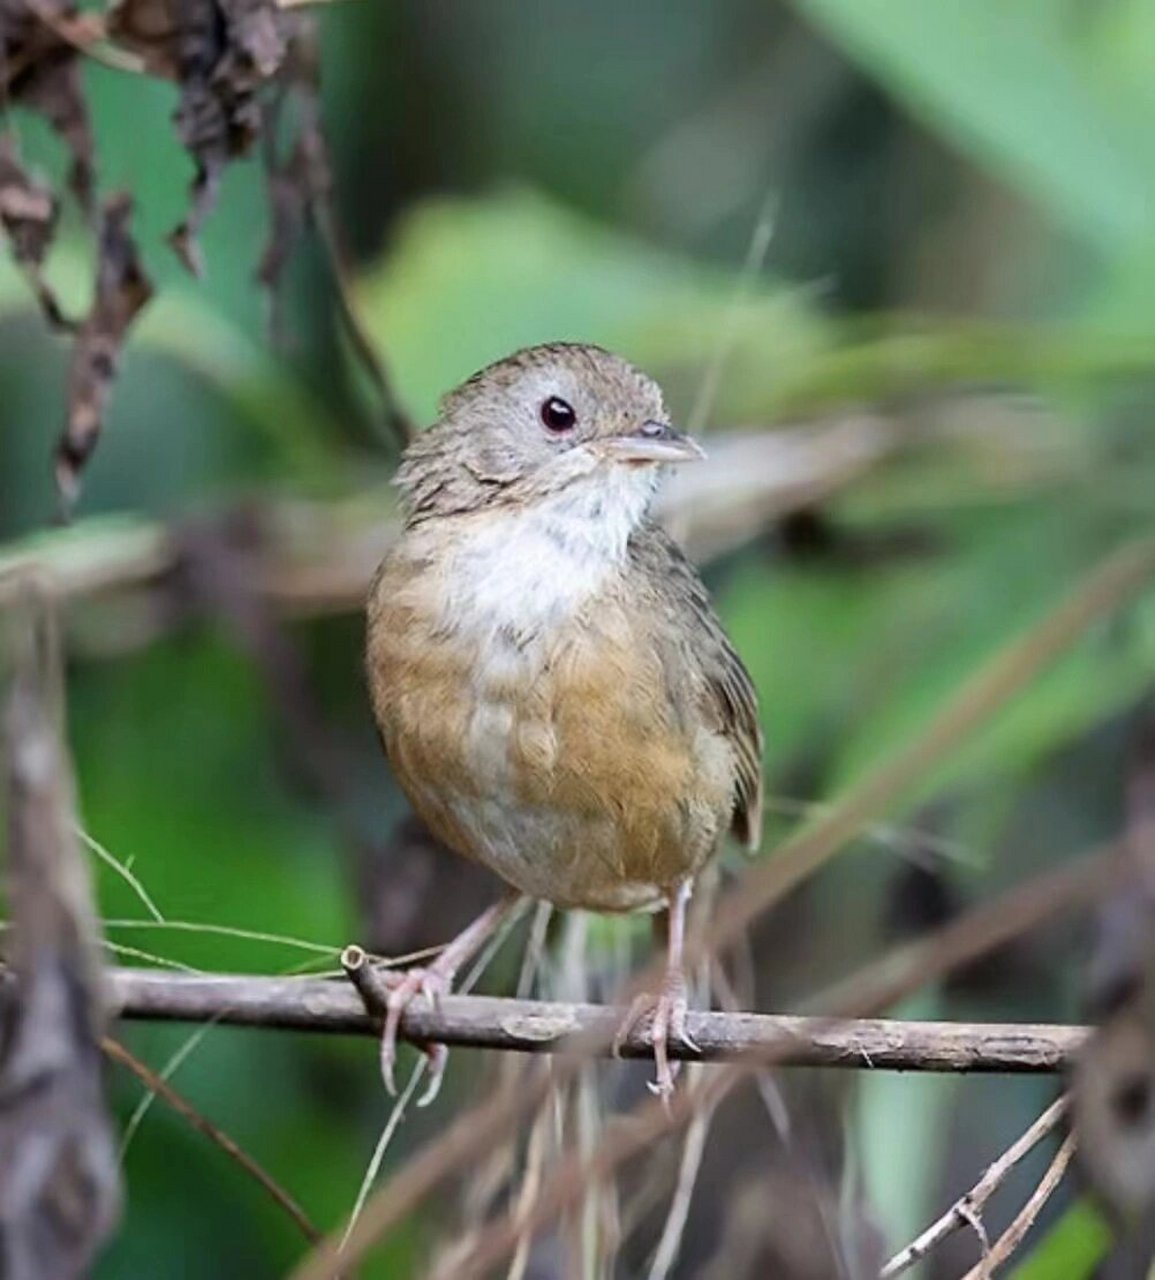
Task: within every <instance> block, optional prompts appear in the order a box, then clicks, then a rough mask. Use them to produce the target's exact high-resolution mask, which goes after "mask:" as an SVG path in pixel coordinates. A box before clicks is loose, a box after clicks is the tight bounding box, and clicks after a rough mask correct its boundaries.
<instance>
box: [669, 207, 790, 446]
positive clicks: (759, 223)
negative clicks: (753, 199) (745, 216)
mask: <svg viewBox="0 0 1155 1280" xmlns="http://www.w3.org/2000/svg"><path fill="white" fill-rule="evenodd" d="M779 204H780V200H779V197H778V193H777V191H776V190H774V189H773V188H771V189H770V190H769V191H768V192H767V193H766V197H765V199H764V200H763V201H762V206H761V208H760V209H759V210H758V216H757V218H756V219H755V222H754V226H753V229H752V230H751V232H750V243H749V244H748V245H747V247H746V256H745V258H744V260H743V262H742V265H741V267H740V268H739V270H738V273H737V276H736V278H735V281H734V296H733V298H732V299H731V301H730V304H729V307H728V309H727V312H726V315H725V316H724V317H723V320H722V323H721V325H720V326H719V327H718V336H717V341H716V343H715V346H714V350H713V352H712V353H711V356H710V361H709V364H708V365H707V366H706V368H705V370H704V372H703V374H702V381H701V383H700V384H699V387H698V394H697V395H696V396H695V397H694V404H693V407H692V408H691V410H690V416H689V418H688V419H687V420H686V430H687V431H688V432H689V433H690V434H691V435H698V434H699V433H700V432H701V431H702V430H703V428H704V427H705V426H706V425H707V424H708V423H709V420H710V414H711V412H712V411H713V408H714V402H715V401H716V400H717V398H718V388H719V387H720V386H721V385H722V374H723V373H724V372H725V369H726V362H727V361H728V360H729V358H730V356H731V355H732V354H733V351H734V346H735V343H736V342H737V338H738V326H739V323H740V320H741V317H742V310H743V307H744V305H745V303H746V302H747V301H748V299H749V294H750V289H751V286H752V285H753V284H754V283H755V281H756V280H757V278H758V276H759V275H760V274H761V272H762V268H763V267H764V266H765V265H766V255H767V254H768V253H769V252H770V245H771V243H772V241H773V239H774V225H775V220H776V218H777V215H778V206H779Z"/></svg>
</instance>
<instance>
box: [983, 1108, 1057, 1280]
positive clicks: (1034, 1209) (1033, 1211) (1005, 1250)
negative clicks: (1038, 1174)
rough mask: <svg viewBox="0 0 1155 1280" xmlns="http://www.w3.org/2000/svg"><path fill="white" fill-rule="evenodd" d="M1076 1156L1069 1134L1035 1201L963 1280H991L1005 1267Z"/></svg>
mask: <svg viewBox="0 0 1155 1280" xmlns="http://www.w3.org/2000/svg"><path fill="white" fill-rule="evenodd" d="M1074 1154H1075V1135H1074V1134H1073V1133H1071V1134H1068V1135H1067V1137H1066V1138H1065V1139H1064V1140H1063V1145H1062V1146H1061V1147H1060V1148H1059V1149H1058V1151H1057V1152H1056V1153H1055V1158H1054V1159H1053V1160H1052V1161H1051V1163H1050V1165H1049V1166H1048V1168H1047V1172H1046V1173H1044V1174H1043V1178H1042V1181H1041V1182H1040V1183H1039V1185H1038V1186H1037V1187H1036V1188H1035V1190H1034V1191H1033V1192H1032V1194H1031V1198H1030V1199H1029V1200H1028V1201H1027V1203H1026V1204H1025V1205H1023V1207H1022V1209H1020V1210H1019V1213H1018V1216H1017V1217H1016V1218H1015V1220H1014V1222H1012V1223H1011V1225H1010V1226H1009V1227H1008V1228H1007V1229H1006V1231H1004V1232H1003V1234H1002V1235H1001V1236H999V1238H998V1239H997V1240H996V1241H995V1243H994V1244H993V1245H992V1246H991V1248H990V1252H989V1253H987V1255H986V1256H985V1257H984V1258H983V1259H982V1261H981V1262H979V1263H978V1265H977V1266H974V1267H972V1268H971V1269H970V1270H969V1271H968V1272H967V1273H966V1275H965V1276H964V1277H963V1280H991V1278H992V1277H993V1276H994V1274H995V1269H996V1268H997V1267H1000V1266H1002V1264H1003V1263H1004V1262H1006V1261H1007V1259H1008V1258H1009V1257H1010V1256H1011V1254H1012V1253H1014V1251H1015V1250H1016V1249H1017V1248H1018V1247H1019V1245H1020V1244H1022V1242H1023V1240H1024V1238H1025V1237H1026V1234H1027V1232H1028V1231H1030V1229H1031V1228H1032V1227H1033V1226H1034V1225H1035V1219H1036V1218H1037V1217H1038V1216H1039V1214H1040V1213H1041V1212H1042V1209H1043V1205H1045V1204H1046V1203H1047V1201H1048V1200H1049V1199H1050V1198H1051V1196H1052V1195H1053V1194H1054V1191H1055V1188H1056V1187H1057V1186H1058V1185H1059V1183H1060V1182H1062V1180H1063V1174H1065V1173H1066V1172H1067V1166H1068V1165H1069V1164H1070V1163H1071V1157H1072V1156H1073V1155H1074Z"/></svg>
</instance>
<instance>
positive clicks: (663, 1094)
mask: <svg viewBox="0 0 1155 1280" xmlns="http://www.w3.org/2000/svg"><path fill="white" fill-rule="evenodd" d="M692 890H693V884H692V882H691V881H690V880H683V881H682V882H681V883H680V884H679V885H678V887H677V890H676V891H675V892H674V894H673V896H672V897H671V898H670V902H669V905H668V906H667V908H666V910H665V911H663V912H662V913H661V915H659V916H658V917H656V919H655V931H656V932H657V933H658V934H659V936H662V935H664V941H665V945H666V972H665V976H664V977H663V978H662V986H661V989H660V990H659V992H658V994H657V996H653V995H648V994H643V995H642V996H640V997H639V998H638V999H637V1000H635V1001H634V1004H633V1005H632V1006H631V1008H630V1011H629V1013H628V1014H627V1015H626V1018H625V1021H624V1022H623V1023H622V1026H621V1028H620V1030H619V1031H618V1034H617V1037H616V1038H615V1040H614V1052H615V1053H616V1052H617V1050H618V1048H619V1046H620V1044H621V1042H622V1041H623V1040H624V1039H625V1037H626V1036H627V1035H629V1033H630V1031H631V1030H632V1029H633V1027H634V1025H635V1024H636V1023H637V1021H638V1019H639V1017H640V1016H641V1014H643V1013H646V1012H649V1011H650V1010H652V1017H651V1021H650V1038H651V1041H652V1043H653V1047H654V1065H655V1068H656V1071H655V1077H656V1078H655V1079H654V1081H653V1083H652V1084H651V1085H650V1088H651V1089H652V1090H653V1092H654V1093H656V1094H657V1095H658V1096H659V1097H660V1098H663V1099H665V1100H668V1099H669V1098H670V1097H671V1096H672V1095H673V1092H674V1080H675V1079H676V1077H677V1074H678V1071H679V1069H680V1067H681V1063H679V1062H677V1061H674V1062H671V1061H670V1055H669V1046H670V1044H671V1043H675V1044H677V1043H680V1044H682V1045H684V1046H685V1047H686V1048H687V1049H689V1050H690V1051H691V1052H693V1053H697V1052H698V1046H697V1045H696V1044H695V1043H694V1041H693V1040H692V1039H691V1038H690V1034H689V1032H688V1031H687V1029H686V1014H687V1013H688V1011H689V999H688V996H687V989H686V974H685V971H684V969H683V953H684V951H685V946H686V912H687V908H688V906H689V903H690V894H691V892H692Z"/></svg>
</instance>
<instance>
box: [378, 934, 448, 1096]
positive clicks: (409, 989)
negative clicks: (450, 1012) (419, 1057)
mask: <svg viewBox="0 0 1155 1280" xmlns="http://www.w3.org/2000/svg"><path fill="white" fill-rule="evenodd" d="M445 954H446V952H442V954H441V956H439V957H438V958H437V960H434V962H433V963H432V964H431V965H428V966H426V967H424V968H415V969H403V970H400V971H398V970H396V969H382V970H381V971H380V976H381V979H382V984H383V987H384V991H385V1001H384V1006H385V1007H384V1013H385V1022H384V1025H383V1027H382V1029H381V1042H380V1060H381V1078H382V1080H384V1081H385V1088H386V1089H387V1090H388V1091H389V1093H391V1094H394V1095H396V1093H397V1080H396V1074H395V1072H396V1066H397V1037H398V1032H399V1031H400V1030H401V1019H402V1018H403V1017H404V1016H405V1010H406V1009H408V1008H409V1006H410V1005H411V1004H412V1003H413V1001H414V1000H416V999H418V998H419V997H422V996H423V997H424V998H425V999H426V1000H428V1001H429V1003H430V1004H431V1005H433V1006H434V1008H436V1007H437V1004H438V1003H439V1001H440V1000H441V997H442V996H447V995H448V994H449V992H450V990H451V988H452V986H453V979H454V977H455V976H456V972H457V966H456V964H452V965H441V964H440V961H441V959H442V958H443V957H444V956H445ZM419 1048H420V1049H421V1052H422V1053H424V1054H425V1057H426V1058H427V1060H428V1062H429V1083H428V1084H427V1085H426V1086H425V1090H424V1092H423V1093H422V1094H421V1097H420V1098H419V1099H418V1102H417V1105H418V1106H419V1107H427V1106H429V1104H430V1103H431V1102H432V1101H433V1099H434V1098H436V1097H437V1095H438V1093H440V1091H441V1082H442V1080H443V1079H444V1077H445V1067H446V1065H447V1064H448V1062H449V1050H448V1049H447V1048H446V1047H445V1046H444V1045H443V1044H423V1045H420V1046H419Z"/></svg>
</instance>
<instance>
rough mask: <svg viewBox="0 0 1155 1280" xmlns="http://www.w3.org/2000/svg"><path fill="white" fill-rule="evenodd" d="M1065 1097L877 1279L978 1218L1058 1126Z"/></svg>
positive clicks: (896, 1271) (890, 1274) (1064, 1111)
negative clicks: (1006, 1182) (989, 1201)
mask: <svg viewBox="0 0 1155 1280" xmlns="http://www.w3.org/2000/svg"><path fill="white" fill-rule="evenodd" d="M1067 1107H1068V1098H1067V1097H1066V1095H1064V1096H1063V1097H1061V1098H1059V1099H1058V1101H1056V1102H1053V1103H1052V1104H1051V1105H1050V1106H1049V1107H1048V1108H1047V1109H1046V1111H1044V1112H1043V1114H1042V1115H1041V1116H1039V1118H1038V1119H1037V1120H1036V1121H1035V1122H1034V1124H1032V1125H1031V1127H1030V1128H1029V1129H1028V1130H1027V1131H1026V1133H1024V1134H1023V1135H1022V1136H1021V1137H1020V1138H1018V1139H1017V1140H1016V1141H1015V1142H1014V1143H1012V1144H1011V1146H1009V1147H1008V1148H1007V1149H1006V1151H1004V1152H1003V1154H1002V1155H1001V1156H999V1158H998V1159H997V1160H996V1161H995V1162H994V1163H993V1164H992V1165H991V1166H990V1168H988V1169H987V1171H986V1173H984V1174H983V1176H982V1177H981V1178H980V1179H979V1180H978V1182H976V1183H975V1185H974V1186H973V1187H971V1189H970V1190H969V1191H968V1192H966V1193H965V1194H964V1195H961V1196H959V1198H958V1199H957V1200H956V1201H955V1202H954V1204H952V1205H951V1207H950V1208H949V1209H948V1210H947V1211H946V1213H944V1214H943V1215H942V1217H941V1218H939V1219H938V1221H937V1222H933V1223H931V1225H930V1226H929V1227H927V1229H926V1230H925V1231H924V1232H922V1234H921V1235H919V1236H918V1237H916V1238H915V1239H914V1240H912V1241H911V1242H910V1244H908V1245H907V1246H906V1248H905V1249H900V1250H899V1251H898V1253H896V1254H895V1255H894V1257H893V1258H891V1259H890V1261H889V1262H888V1263H887V1264H886V1266H884V1267H883V1268H882V1271H881V1273H880V1274H879V1280H891V1278H892V1277H893V1276H897V1275H901V1274H902V1273H903V1272H904V1271H906V1270H907V1269H908V1268H910V1267H913V1266H914V1264H915V1263H916V1262H918V1261H919V1259H920V1258H923V1257H925V1256H926V1254H928V1253H929V1252H930V1251H931V1249H934V1248H936V1247H937V1246H938V1245H939V1244H941V1243H942V1242H943V1241H944V1240H945V1239H946V1238H947V1236H949V1235H952V1234H953V1233H954V1232H956V1231H958V1230H959V1229H960V1228H962V1227H964V1226H967V1225H968V1224H970V1223H971V1222H972V1221H973V1220H974V1219H975V1218H976V1217H978V1216H979V1215H980V1214H981V1213H982V1210H983V1207H984V1206H985V1204H986V1202H987V1201H988V1200H989V1199H990V1198H991V1196H992V1195H993V1194H994V1193H995V1192H996V1191H997V1190H998V1189H999V1187H1001V1186H1002V1185H1003V1183H1004V1182H1005V1181H1006V1179H1007V1177H1008V1176H1009V1175H1010V1173H1011V1170H1012V1169H1014V1168H1015V1166H1016V1165H1017V1164H1018V1163H1019V1161H1021V1160H1022V1159H1023V1157H1024V1156H1026V1155H1027V1154H1028V1153H1029V1152H1031V1151H1033V1150H1034V1149H1035V1147H1037V1146H1038V1144H1039V1143H1040V1142H1041V1141H1042V1140H1043V1139H1044V1138H1045V1137H1046V1136H1047V1135H1048V1134H1049V1133H1052V1132H1053V1131H1054V1130H1055V1129H1056V1128H1057V1127H1058V1125H1059V1124H1060V1122H1061V1121H1062V1119H1063V1117H1064V1116H1065V1115H1066V1114H1067Z"/></svg>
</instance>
